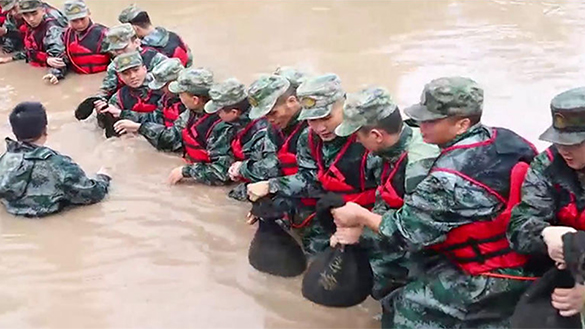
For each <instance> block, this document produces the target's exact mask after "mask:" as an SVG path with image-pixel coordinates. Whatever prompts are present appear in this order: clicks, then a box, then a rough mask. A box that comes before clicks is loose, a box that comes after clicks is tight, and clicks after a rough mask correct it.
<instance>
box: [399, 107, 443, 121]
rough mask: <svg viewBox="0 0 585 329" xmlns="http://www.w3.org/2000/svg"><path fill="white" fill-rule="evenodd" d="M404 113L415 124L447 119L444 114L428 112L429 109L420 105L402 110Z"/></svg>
mask: <svg viewBox="0 0 585 329" xmlns="http://www.w3.org/2000/svg"><path fill="white" fill-rule="evenodd" d="M404 113H405V114H406V115H407V116H408V117H409V118H411V119H413V120H415V121H417V122H425V121H433V120H438V119H444V118H446V117H448V116H447V115H444V114H439V113H434V112H431V111H429V109H428V108H427V107H426V106H424V105H422V104H416V105H412V106H410V107H408V108H406V109H405V110H404Z"/></svg>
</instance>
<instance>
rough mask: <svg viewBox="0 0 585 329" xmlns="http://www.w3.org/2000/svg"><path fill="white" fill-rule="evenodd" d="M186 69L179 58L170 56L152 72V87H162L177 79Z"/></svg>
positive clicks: (150, 85) (150, 86) (150, 84)
mask: <svg viewBox="0 0 585 329" xmlns="http://www.w3.org/2000/svg"><path fill="white" fill-rule="evenodd" d="M183 69H185V68H184V67H183V64H181V61H180V60H179V59H177V58H168V59H165V60H164V61H162V62H161V63H159V64H158V65H157V66H155V67H154V69H153V70H152V72H151V76H152V80H151V81H150V83H149V84H148V87H149V88H150V89H161V88H162V87H164V86H165V85H166V84H167V83H169V82H172V81H175V80H177V78H178V77H179V73H180V72H181V71H182V70H183Z"/></svg>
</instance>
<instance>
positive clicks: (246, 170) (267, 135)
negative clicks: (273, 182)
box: [240, 127, 280, 182]
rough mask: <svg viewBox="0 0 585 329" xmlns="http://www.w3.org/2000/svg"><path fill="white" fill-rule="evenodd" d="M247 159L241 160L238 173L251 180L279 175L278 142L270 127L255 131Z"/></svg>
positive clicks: (256, 180) (260, 179) (261, 179)
mask: <svg viewBox="0 0 585 329" xmlns="http://www.w3.org/2000/svg"><path fill="white" fill-rule="evenodd" d="M252 141H253V146H252V150H251V152H250V154H251V155H250V157H249V159H247V160H245V161H242V166H241V167H240V175H241V176H242V177H243V178H245V179H247V180H249V181H251V182H259V181H263V180H267V179H269V178H272V177H278V176H280V169H279V167H278V157H277V156H276V153H277V152H278V144H277V143H278V142H277V139H276V133H275V132H273V129H271V127H268V129H266V130H261V131H259V132H257V133H256V134H255V135H254V136H253V137H252Z"/></svg>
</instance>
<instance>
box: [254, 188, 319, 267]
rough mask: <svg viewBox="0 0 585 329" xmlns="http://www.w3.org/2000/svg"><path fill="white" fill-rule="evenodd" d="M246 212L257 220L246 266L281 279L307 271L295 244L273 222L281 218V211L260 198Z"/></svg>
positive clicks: (267, 200) (290, 237) (289, 236)
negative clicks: (248, 211)
mask: <svg viewBox="0 0 585 329" xmlns="http://www.w3.org/2000/svg"><path fill="white" fill-rule="evenodd" d="M250 212H251V213H252V214H253V215H254V216H256V217H258V218H259V219H260V220H259V221H258V229H257V230H256V234H255V235H254V239H252V242H251V243H250V248H249V250H248V261H249V263H250V265H252V267H254V268H255V269H257V270H258V271H260V272H264V273H268V274H272V275H276V276H281V277H294V276H298V275H301V274H302V273H303V272H304V271H305V269H306V268H307V259H306V257H305V254H304V253H303V250H302V248H301V246H300V245H299V244H298V243H297V241H296V240H295V239H294V238H293V237H292V236H291V235H290V234H289V233H287V232H286V231H285V230H284V229H283V228H282V227H281V226H280V225H279V224H278V223H277V221H278V220H280V219H282V217H283V213H282V211H280V210H278V209H277V207H276V206H275V205H274V203H273V202H272V200H271V198H270V197H264V198H262V199H260V200H258V201H256V202H254V203H253V204H252V210H251V211H250Z"/></svg>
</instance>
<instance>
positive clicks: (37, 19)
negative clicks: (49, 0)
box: [22, 8, 45, 28]
mask: <svg viewBox="0 0 585 329" xmlns="http://www.w3.org/2000/svg"><path fill="white" fill-rule="evenodd" d="M44 14H45V12H44V10H43V9H41V8H39V9H37V10H35V11H33V12H30V13H23V14H22V18H23V19H24V21H25V22H26V23H27V24H28V25H30V27H32V28H35V27H37V26H39V25H40V24H41V22H42V21H43V16H44Z"/></svg>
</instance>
